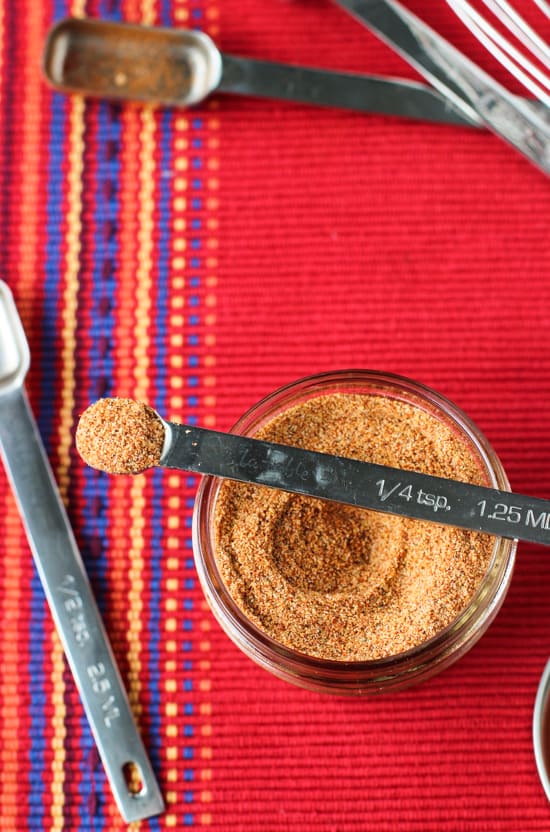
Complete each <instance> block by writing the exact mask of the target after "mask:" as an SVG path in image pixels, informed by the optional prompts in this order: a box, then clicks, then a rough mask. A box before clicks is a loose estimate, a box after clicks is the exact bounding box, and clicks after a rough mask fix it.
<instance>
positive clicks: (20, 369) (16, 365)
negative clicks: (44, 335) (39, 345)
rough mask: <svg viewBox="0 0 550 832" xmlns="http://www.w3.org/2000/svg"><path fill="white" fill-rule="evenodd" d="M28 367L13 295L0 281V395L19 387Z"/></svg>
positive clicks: (23, 338) (27, 346) (25, 346)
mask: <svg viewBox="0 0 550 832" xmlns="http://www.w3.org/2000/svg"><path fill="white" fill-rule="evenodd" d="M29 365H30V352H29V345H28V342H27V338H26V335H25V332H24V330H23V326H22V324H21V319H20V318H19V314H18V312H17V309H16V306H15V302H14V299H13V295H12V293H11V291H10V289H9V288H8V286H7V284H6V283H4V281H2V280H0V395H4V394H5V393H9V392H11V391H12V390H15V389H17V388H18V387H21V385H22V384H23V381H24V380H25V376H26V375H27V372H28V369H29Z"/></svg>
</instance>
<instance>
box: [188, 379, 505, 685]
mask: <svg viewBox="0 0 550 832" xmlns="http://www.w3.org/2000/svg"><path fill="white" fill-rule="evenodd" d="M330 393H355V394H364V395H379V396H384V397H391V398H394V399H398V400H400V401H403V402H406V403H408V404H410V405H413V406H414V407H418V408H421V409H422V410H424V411H426V412H428V413H430V414H431V415H433V416H434V417H435V418H436V419H438V420H440V421H441V422H443V423H444V424H445V425H446V426H448V427H449V428H450V429H451V430H452V431H453V432H454V433H455V434H457V435H458V436H459V437H460V438H461V441H462V442H463V444H464V445H465V446H466V448H467V449H468V450H469V451H470V452H471V454H472V456H473V458H474V459H476V460H477V463H478V465H479V467H480V469H481V470H482V471H483V472H484V473H485V475H486V483H487V485H489V486H490V487H493V488H498V489H501V490H504V491H509V490H510V486H509V483H508V479H507V477H506V474H505V472H504V469H503V467H502V465H501V463H500V461H499V459H498V457H497V455H496V454H495V452H494V450H493V449H492V448H491V446H490V444H489V442H488V441H487V439H486V438H485V437H484V436H483V434H482V433H481V432H480V430H479V429H478V428H477V427H476V425H475V424H474V423H473V422H472V421H471V420H470V419H469V418H468V416H466V414H465V413H463V412H462V411H461V410H460V409H459V408H458V407H456V405H454V404H453V403H452V402H450V401H449V400H448V399H446V398H445V397H443V396H441V395H439V394H438V393H436V392H434V391H433V390H431V389H429V388H428V387H425V386H424V385H422V384H419V383H417V382H415V381H411V380H409V379H406V378H403V377H400V376H396V375H393V374H388V373H381V372H375V371H369V370H349V371H340V372H331V373H325V374H321V375H315V376H310V377H308V378H304V379H301V380H299V381H296V382H294V383H292V384H289V385H287V386H285V387H283V388H281V389H279V390H276V391H275V392H274V393H271V394H270V395H268V396H267V397H266V398H264V399H262V400H261V401H260V402H258V404H256V405H254V406H253V407H252V408H251V409H250V410H249V411H248V412H247V413H245V414H244V416H242V417H241V419H239V421H238V422H237V424H236V425H235V427H234V429H233V432H235V433H239V434H243V435H246V436H254V435H255V434H256V433H257V432H258V430H259V429H260V428H261V427H262V426H263V425H265V424H266V423H267V422H269V421H271V420H272V419H273V418H274V417H275V416H277V415H279V414H280V413H282V412H283V411H285V410H287V409H288V408H291V407H294V406H296V405H298V404H300V403H302V402H304V401H306V400H309V399H311V398H314V397H317V396H322V395H327V394H330ZM221 482H222V481H221V480H220V479H217V478H214V477H205V478H203V480H202V482H201V484H200V486H199V489H198V492H197V497H196V502H195V509H194V515H193V549H194V556H195V562H196V566H197V571H198V575H199V579H200V582H201V585H202V588H203V591H204V594H205V596H206V598H207V600H208V603H209V605H210V607H211V609H212V612H213V614H214V616H215V617H216V619H217V620H218V622H219V624H220V625H221V627H222V628H223V630H224V631H225V632H226V634H227V635H228V636H229V638H230V639H232V641H233V642H234V643H235V644H236V645H237V646H238V647H239V648H240V649H241V650H242V651H243V652H244V653H245V654H246V655H247V656H249V658H251V659H252V660H253V661H255V662H257V664H259V665H260V666H261V667H263V668H265V669H267V670H269V671H271V672H272V673H274V674H275V675H276V676H278V677H280V678H281V679H285V680H286V681H288V682H292V683H294V684H296V685H299V686H301V687H304V688H307V689H309V690H315V691H319V692H327V693H337V694H356V695H361V694H374V693H381V692H386V691H387V692H389V691H396V690H400V689H402V688H405V687H409V686H411V685H413V684H417V683H419V682H421V681H424V680H425V679H428V678H429V677H431V676H433V675H435V674H436V673H439V672H440V671H442V670H444V669H445V668H446V667H448V666H449V665H450V664H452V663H453V662H455V661H456V660H457V659H458V658H460V657H461V656H462V655H464V653H465V652H466V651H467V650H469V649H470V648H471V647H472V646H473V645H474V644H475V642H476V641H477V640H478V639H479V638H480V636H482V635H483V633H484V632H485V631H486V630H487V628H488V627H489V625H490V624H491V622H492V621H493V619H494V617H495V615H496V614H497V612H498V610H499V608H500V606H501V604H502V602H503V600H504V597H505V595H506V592H507V590H508V587H509V584H510V580H511V577H512V571H513V565H514V559H515V552H516V547H517V543H516V541H512V540H508V539H504V538H494V544H493V550H492V556H491V560H490V563H489V567H488V569H487V571H486V573H485V576H484V578H483V580H482V583H481V585H480V586H479V587H478V590H477V591H476V593H475V595H474V596H473V597H472V598H471V600H470V602H469V604H468V606H467V608H466V609H464V610H463V612H462V613H461V614H460V615H459V616H458V617H457V618H456V619H455V620H454V621H453V622H452V623H451V624H450V625H448V626H447V627H445V628H444V629H443V630H441V631H440V632H439V633H437V635H435V636H434V637H433V638H430V639H429V640H427V641H424V642H423V643H422V644H420V645H419V646H417V647H414V648H412V649H410V650H407V651H405V652H401V653H398V654H396V655H392V656H390V657H387V658H383V659H376V660H372V661H337V660H328V659H320V658H316V657H312V656H309V655H306V654H304V653H300V652H298V651H296V650H293V649H291V648H289V647H287V646H285V645H282V644H280V643H278V642H276V641H274V640H273V639H272V638H270V637H269V636H268V635H266V634H265V633H264V632H262V631H261V630H260V629H258V627H256V626H255V625H254V624H253V623H252V622H251V621H250V620H249V619H248V618H247V616H246V614H245V613H244V612H243V611H242V610H241V609H240V608H239V607H238V606H237V605H236V603H235V602H234V601H233V599H232V597H231V596H230V594H229V592H228V591H227V589H226V587H225V586H224V583H223V581H222V579H221V577H220V573H219V570H218V567H217V564H216V559H215V553H214V514H215V505H216V498H217V494H218V491H219V488H220V485H221Z"/></svg>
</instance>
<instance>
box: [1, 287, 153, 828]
mask: <svg viewBox="0 0 550 832" xmlns="http://www.w3.org/2000/svg"><path fill="white" fill-rule="evenodd" d="M29 363H30V355H29V347H28V343H27V339H26V337H25V333H24V330H23V326H22V324H21V320H20V318H19V315H18V313H17V309H16V306H15V303H14V301H13V297H12V294H11V292H10V290H9V288H8V287H7V285H6V284H5V283H4V282H3V281H1V280H0V452H1V456H2V459H3V461H4V465H5V467H6V471H7V474H8V478H9V480H10V483H11V486H12V488H13V491H14V494H15V497H16V500H17V504H18V507H19V512H20V514H21V519H22V521H23V525H24V527H25V531H26V533H27V537H28V541H29V544H30V547H31V550H32V554H33V558H34V562H35V564H36V568H37V571H38V574H39V577H40V581H41V583H42V586H43V588H44V592H45V594H46V598H47V600H48V603H49V606H50V610H51V613H52V616H53V619H54V622H55V625H56V628H57V631H58V633H59V636H60V638H61V642H62V644H63V648H64V650H65V654H66V656H67V660H68V662H69V665H70V668H71V670H72V673H73V676H74V679H75V682H76V685H77V688H78V691H79V693H80V697H81V699H82V704H83V705H84V709H85V712H86V715H87V717H88V720H89V723H90V726H91V729H92V732H93V735H94V739H95V742H96V744H97V748H98V750H99V754H100V756H101V759H102V762H103V765H104V767H105V771H106V773H107V777H108V779H109V782H110V785H111V788H112V791H113V795H114V797H115V800H116V802H117V805H118V808H119V810H120V812H121V814H122V817H123V818H124V820H125V821H126V822H127V823H130V822H131V821H134V820H142V819H145V818H148V817H152V816H153V815H158V814H160V813H161V812H162V811H163V810H164V802H163V799H162V795H161V793H160V789H159V786H158V784H157V782H156V780H155V775H154V772H153V769H152V767H151V764H150V762H149V759H148V757H147V753H146V751H145V748H144V745H143V742H142V740H141V738H140V735H139V733H138V730H137V727H136V725H135V722H134V718H133V715H132V711H131V709H130V704H129V702H128V697H127V695H126V691H125V689H124V686H123V682H122V679H121V676H120V673H119V670H118V668H117V666H116V662H115V658H114V655H113V652H112V649H111V647H110V645H109V642H108V639H107V635H106V632H105V628H104V626H103V622H102V620H101V617H100V614H99V611H98V609H97V606H96V602H95V600H94V597H93V594H92V589H91V586H90V582H89V580H88V577H87V575H86V571H85V568H84V564H83V562H82V558H81V556H80V552H79V551H78V548H77V544H76V541H75V538H74V535H73V532H72V529H71V526H70V524H69V519H68V517H67V514H66V512H65V508H64V506H63V503H62V501H61V497H60V494H59V491H58V489H57V485H56V483H55V480H54V476H53V473H52V471H51V468H50V465H49V462H48V458H47V456H46V452H45V449H44V446H43V444H42V441H41V439H40V434H39V432H38V427H37V425H36V422H35V420H34V417H33V414H32V411H31V408H30V405H29V402H28V399H27V395H26V393H25V388H24V380H25V376H26V374H27V370H28V368H29ZM134 777H135V778H136V782H138V783H139V787H136V788H134V781H133V778H134Z"/></svg>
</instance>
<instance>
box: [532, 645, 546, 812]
mask: <svg viewBox="0 0 550 832" xmlns="http://www.w3.org/2000/svg"><path fill="white" fill-rule="evenodd" d="M533 748H534V750H535V762H536V764H537V770H538V773H539V777H540V781H541V783H542V787H543V789H544V791H545V794H546V797H547V798H548V800H550V661H548V662H547V664H546V667H545V668H544V672H543V674H542V676H541V679H540V682H539V686H538V690H537V696H536V699H535V707H534V709H533Z"/></svg>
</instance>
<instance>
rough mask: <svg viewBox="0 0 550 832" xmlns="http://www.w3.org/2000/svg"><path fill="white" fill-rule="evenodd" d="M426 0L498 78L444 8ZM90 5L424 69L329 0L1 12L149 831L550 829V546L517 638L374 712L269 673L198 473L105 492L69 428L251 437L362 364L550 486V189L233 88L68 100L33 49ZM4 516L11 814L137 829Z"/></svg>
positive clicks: (12, 173) (72, 483) (15, 143)
mask: <svg viewBox="0 0 550 832" xmlns="http://www.w3.org/2000/svg"><path fill="white" fill-rule="evenodd" d="M415 10H416V11H418V12H419V13H420V14H422V16H423V17H424V18H425V19H426V20H428V21H429V22H430V23H432V24H434V25H436V26H437V28H438V29H439V30H440V31H441V32H442V33H443V34H444V35H446V36H448V37H449V38H451V39H452V40H453V42H454V43H456V44H457V45H458V46H461V47H463V48H464V49H466V50H467V51H468V52H469V54H470V55H472V56H473V57H475V58H477V59H478V60H479V61H480V62H481V63H483V65H485V66H487V67H490V68H491V69H493V67H492V66H490V64H489V61H488V59H487V58H486V57H485V56H484V54H483V51H482V50H481V48H480V47H478V46H476V45H475V44H473V43H472V41H471V38H470V37H469V36H468V35H467V34H466V32H465V30H464V29H463V28H461V24H460V23H459V22H457V21H456V20H455V19H454V18H453V16H452V13H451V12H450V11H448V10H447V8H446V6H445V5H444V4H442V3H441V4H435V3H430V2H428V1H427V0H423V2H422V3H420V2H418V3H416V4H415ZM69 13H70V14H83V13H86V14H89V15H94V16H103V17H110V18H116V19H127V20H132V21H142V22H149V23H163V24H167V25H177V26H189V27H199V28H202V29H204V30H206V31H207V32H209V33H210V34H211V35H213V36H214V37H215V38H216V40H217V42H218V43H219V45H220V46H221V47H222V49H224V50H225V51H227V52H233V53H236V54H239V53H240V54H248V55H250V56H254V57H264V58H268V59H272V60H285V61H291V62H293V63H301V64H315V65H320V66H327V67H333V68H338V69H349V70H354V71H365V72H367V71H368V72H373V73H377V74H392V75H403V76H406V77H413V73H412V72H411V71H410V70H408V69H407V67H406V66H405V65H404V64H403V63H402V62H401V61H400V60H399V59H398V58H397V57H396V56H395V55H394V54H393V53H392V52H390V50H388V49H387V48H386V47H385V46H383V45H381V44H380V43H378V42H377V41H376V40H375V39H374V38H373V37H372V36H371V35H369V34H368V33H367V32H366V31H365V30H363V29H362V28H361V27H360V26H358V25H357V24H356V23H355V22H354V21H352V20H351V19H349V18H348V17H347V16H346V15H345V14H344V13H343V12H342V11H340V10H339V9H338V8H336V7H335V6H332V5H331V4H330V3H329V2H328V0H318V1H316V2H310V0H293V1H292V2H283V0H272V2H267V3H266V2H257V0H239V2H237V0H216V2H210V0H208V2H194V0H192V2H187V1H185V2H183V0H181V2H180V0H158V2H155V3H152V2H145V0H143V2H141V3H140V2H130V1H129V0H127V2H124V1H123V0H121V2H115V0H105V1H104V2H99V0H98V2H87V3H85V4H84V3H74V4H73V5H72V6H71V5H70V4H66V3H62V2H53V1H52V2H38V0H21V2H19V3H17V4H15V5H14V4H10V3H8V2H4V3H3V4H2V6H1V14H0V39H1V42H2V48H1V50H0V107H1V109H2V117H1V118H0V154H1V158H0V199H1V201H2V206H1V207H2V217H3V234H2V244H1V245H2V277H3V278H4V279H6V280H7V282H8V283H9V285H10V286H11V288H12V290H13V292H14V295H15V298H16V300H17V302H18V305H19V308H20V311H21V315H22V318H23V321H24V324H25V326H26V329H27V334H28V337H29V341H30V346H31V352H32V357H33V362H32V367H31V371H30V374H29V378H28V390H29V394H30V397H31V401H32V404H33V407H34V409H35V412H36V415H37V418H38V421H39V425H40V429H41V433H42V436H43V438H44V441H45V443H46V446H47V449H48V453H49V456H50V459H51V462H52V466H53V469H54V471H55V473H56V477H57V479H58V482H59V484H60V487H61V490H62V493H63V496H64V498H65V499H66V502H67V506H68V509H69V514H70V517H71V520H72V522H73V525H74V528H75V531H76V534H77V538H78V541H79V544H80V547H81V549H82V553H83V557H84V559H85V562H86V565H87V568H88V571H89V573H90V577H91V579H92V583H93V586H94V588H95V591H96V594H97V597H98V601H99V603H100V606H101V609H102V612H103V614H104V617H105V622H106V625H107V628H108V630H109V634H110V636H111V639H112V642H113V647H114V649H115V652H116V655H117V658H118V661H119V663H120V666H121V669H122V671H123V673H124V676H125V679H126V681H127V686H128V690H129V693H130V699H131V701H132V703H133V705H134V707H135V712H136V718H137V720H138V722H139V725H140V728H141V730H142V732H143V736H144V739H145V741H146V744H147V747H148V749H149V751H150V754H151V758H152V760H153V764H154V766H155V769H156V771H157V774H158V778H159V781H160V783H161V786H162V789H163V792H164V794H165V797H166V800H167V812H166V813H165V814H164V815H163V816H161V817H160V818H158V819H155V820H152V821H147V822H143V823H142V824H141V828H143V829H149V828H151V829H170V828H176V829H183V828H186V827H188V826H189V827H193V826H205V827H208V826H209V827H210V828H212V829H216V830H228V832H229V831H230V830H247V832H265V830H293V832H294V830H296V832H297V830H300V832H303V831H304V830H310V829H311V830H313V829H315V830H338V832H351V830H361V832H362V830H377V831H378V830H380V832H383V831H384V830H396V829H399V830H407V832H409V830H410V832H413V831H415V832H416V830H418V832H424V830H430V829H433V830H436V831H437V832H443V831H444V830H448V831H449V832H459V830H468V832H470V830H478V831H479V832H487V830H492V831H493V830H495V832H501V830H502V831H503V830H507V832H518V831H519V830H522V832H523V831H524V830H525V832H527V830H543V829H547V828H548V824H549V822H550V810H549V807H548V803H547V800H546V798H545V796H544V793H543V791H542V788H541V786H540V783H539V781H538V777H537V773H536V769H535V763H534V758H533V752H532V745H531V716H532V708H533V700H534V696H535V692H536V686H537V682H538V679H539V677H540V674H541V672H542V669H543V667H544V664H545V662H546V658H547V656H548V655H550V635H549V633H550V611H549V603H548V595H549V587H550V561H549V560H548V554H547V552H546V551H545V550H544V549H541V548H537V547H535V546H529V545H527V544H521V545H520V547H519V550H518V558H517V567H516V572H515V575H514V579H513V583H512V587H511V590H510V592H509V595H508V597H507V599H506V601H505V604H504V606H503V608H502V610H501V612H500V614H499V616H498V617H497V619H496V621H495V623H494V624H493V625H492V626H491V628H490V630H489V632H488V633H487V634H486V635H485V636H484V637H483V639H482V640H481V641H480V642H479V643H478V644H477V645H476V646H475V647H474V649H473V650H472V651H471V652H470V653H469V654H468V655H467V656H465V657H464V658H463V659H462V660H461V661H460V662H459V663H458V664H456V665H455V666H453V667H452V668H451V669H449V670H447V671H446V672H445V673H443V674H442V675H441V676H439V677H437V678H436V679H433V680H432V681H430V682H428V683H426V684H424V685H423V686H421V687H418V688H414V689H411V690H409V691H407V692H405V693H402V694H399V695H392V696H387V697H381V698H375V699H353V700H350V699H345V698H340V697H327V696H321V695H317V694H313V693H308V692H306V691H302V690H299V689H298V688H294V687H292V686H290V685H288V684H285V683H283V682H281V681H279V680H277V679H275V678H274V677H272V676H271V675H269V674H268V673H266V672H265V671H263V670H261V669H260V668H258V667H256V666H255V665H254V664H252V663H251V662H250V661H249V660H248V659H247V658H245V657H244V656H243V655H242V654H241V653H240V652H239V651H238V650H237V648H236V647H235V646H233V644H232V643H231V642H230V641H229V640H228V639H227V637H226V636H225V635H224V634H223V633H222V632H221V631H220V629H219V628H218V625H217V624H216V623H215V621H214V619H213V618H212V617H211V615H210V613H209V611H208V609H207V608H206V605H205V602H204V600H203V598H202V594H201V591H200V588H199V586H198V583H197V579H196V576H195V571H194V567H193V562H192V551H191V545H190V518H191V512H192V504H193V496H194V493H195V489H196V480H194V479H193V478H187V477H186V476H185V475H183V474H182V475H176V474H166V473H162V472H150V473H148V474H146V475H143V476H140V477H138V478H135V479H133V480H131V481H129V480H126V479H124V478H121V479H118V478H117V479H114V480H109V478H107V477H105V476H103V475H101V474H98V473H97V472H93V471H90V470H88V469H85V467H84V466H83V465H82V463H81V462H80V461H79V459H78V458H77V456H76V454H75V451H74V446H73V439H72V437H73V433H74V426H75V422H76V419H77V417H78V414H79V412H81V410H82V409H83V408H84V407H85V406H86V405H87V404H88V403H89V402H90V401H92V400H94V399H95V398H97V397H99V396H102V395H105V394H107V395H111V394H112V395H130V396H133V397H136V398H143V399H146V400H148V401H150V402H151V403H152V404H153V405H155V406H156V407H158V409H159V410H160V411H161V412H162V413H163V414H165V415H166V416H167V417H168V418H177V419H180V420H182V421H185V420H190V421H193V420H194V421H196V422H197V423H198V424H202V425H205V426H207V427H209V426H216V427H219V428H220V429H226V428H229V427H230V426H231V425H232V423H233V422H234V421H235V420H236V418H237V417H238V416H239V415H240V414H241V413H242V412H243V411H244V410H245V409H246V408H247V407H249V406H250V405H251V404H253V403H254V402H255V401H257V400H258V399H259V398H260V397H261V396H263V395H264V394H266V393H268V392H269V391H271V390H273V389H275V388H276V387H278V386H279V385H281V384H283V383H286V382H289V381H292V380H294V379H296V378H299V377H300V376H303V375H307V374H310V373H315V372H320V371H324V370H331V369H340V368H348V367H365V368H371V369H379V370H386V371H391V372H397V373H401V374H404V375H407V376H410V377H412V378H415V379H417V380H419V381H422V382H424V383H426V384H429V385H430V386H433V387H434V388H436V389H437V390H439V391H440V392H442V393H444V394H446V395H447V396H449V397H450V398H451V399H453V400H454V401H455V402H457V404H459V405H460V406H461V407H462V408H463V409H464V410H466V411H467V413H468V414H469V415H470V416H471V417H472V418H473V419H474V421H476V422H477V424H478V425H479V426H480V427H481V428H482V430H483V431H484V432H485V433H486V434H487V435H488V437H489V439H490V441H491V442H492V444H493V445H494V447H495V448H496V450H497V452H498V453H499V455H500V457H501V459H502V461H503V463H504V466H505V468H506V470H507V472H508V475H509V477H510V480H511V482H512V485H513V487H514V488H515V489H516V490H518V491H522V492H525V493H533V494H537V495H539V496H546V497H550V487H549V484H548V483H549V480H548V470H549V467H550V465H549V463H550V443H549V441H548V431H547V424H548V421H549V397H548V392H549V388H550V340H549V339H548V337H547V336H548V324H549V320H550V244H549V242H548V240H549V237H548V230H547V226H548V220H549V218H550V196H549V194H550V191H549V185H548V180H547V179H546V178H545V177H544V176H543V175H542V174H540V173H539V172H538V171H536V170H535V169H534V168H532V167H531V166H530V165H529V164H528V163H527V162H525V161H524V160H523V159H522V158H520V157H519V156H518V155H517V154H516V153H514V152H513V151H512V150H510V149H508V148H507V147H506V146H505V145H504V144H503V143H502V142H500V141H499V140H497V139H496V138H494V137H492V136H490V135H488V134H485V133H482V132H478V131H474V130H468V129H458V128H448V127H441V126H433V125H428V124H423V123H413V122H406V121H404V120H399V119H392V118H389V117H388V118H382V117H376V116H372V117H371V116H365V115H358V114H353V113H343V112H336V111H324V110H320V109H312V108H306V107H301V106H298V105H288V104H282V103H277V102H265V101H264V102H262V101H259V100H247V99H236V98H229V97H221V96H220V97H217V98H215V99H214V100H212V101H211V102H209V103H207V104H205V105H202V106H200V107H198V108H196V109H195V110H193V111H191V112H182V111H175V110H174V111H171V110H161V109H158V110H154V109H151V108H147V107H145V108H142V107H132V106H122V105H113V104H108V103H106V102H97V101H88V102H84V101H82V100H81V99H79V98H67V97H63V96H62V95H60V94H53V93H52V92H51V91H49V90H48V89H47V88H46V87H45V85H44V84H43V81H42V79H41V77H40V71H39V55H40V51H41V48H42V43H43V38H44V36H45V33H46V31H47V28H48V27H49V26H50V25H51V24H52V23H53V22H54V21H55V20H57V19H59V18H61V17H63V16H64V15H66V14H69ZM496 71H497V73H498V70H496ZM499 77H501V78H502V77H503V76H502V73H499ZM0 501H1V505H2V510H1V512H0V526H1V538H0V539H2V541H3V543H2V555H3V556H2V561H1V564H2V565H1V566H0V582H1V589H2V591H1V593H0V605H1V608H2V622H3V635H2V639H1V640H0V660H1V663H2V681H1V686H2V687H1V698H2V708H1V710H0V768H1V770H2V777H1V778H0V781H1V782H0V826H1V828H3V829H6V830H15V829H17V830H25V829H33V830H42V829H68V830H79V829H94V830H95V829H98V830H99V829H113V830H115V829H121V828H123V826H124V825H123V823H122V821H121V820H120V818H119V816H118V813H117V810H116V807H115V805H114V802H113V800H112V797H111V794H110V792H109V788H108V784H107V783H106V781H105V776H104V773H103V770H102V767H101V765H100V763H99V761H98V758H97V753H96V751H95V748H94V744H93V741H92V739H91V736H90V732H89V728H88V725H87V723H86V720H85V718H84V716H83V713H82V709H81V706H80V703H79V700H78V696H77V694H76V692H75V690H74V686H73V682H72V678H71V676H70V673H69V672H68V670H67V667H66V665H65V662H64V659H63V655H62V651H61V648H60V646H59V643H58V640H57V637H56V636H55V634H54V630H53V625H52V623H51V620H50V617H49V613H48V611H47V609H46V606H45V602H44V598H43V593H42V590H41V587H40V584H39V581H38V579H37V577H36V574H35V572H34V568H33V565H32V561H31V556H30V553H29V550H28V547H27V544H26V541H25V538H24V534H23V531H22V528H21V525H20V522H19V519H18V515H17V511H16V508H15V504H14V502H13V498H12V496H11V493H10V491H9V489H8V485H7V482H6V480H5V477H4V475H3V473H0Z"/></svg>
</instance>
